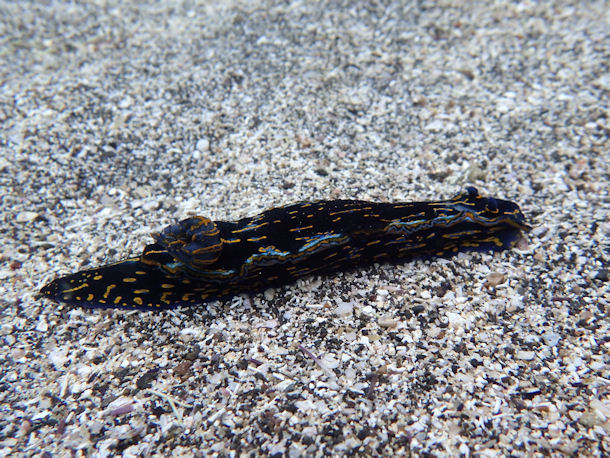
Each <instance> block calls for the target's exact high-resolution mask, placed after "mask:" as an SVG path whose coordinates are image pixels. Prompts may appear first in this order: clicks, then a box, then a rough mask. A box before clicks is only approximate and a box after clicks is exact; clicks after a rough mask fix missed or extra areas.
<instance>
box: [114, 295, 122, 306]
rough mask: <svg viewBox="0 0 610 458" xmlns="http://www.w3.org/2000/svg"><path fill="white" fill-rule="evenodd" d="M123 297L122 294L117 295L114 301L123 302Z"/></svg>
mask: <svg viewBox="0 0 610 458" xmlns="http://www.w3.org/2000/svg"><path fill="white" fill-rule="evenodd" d="M121 299H123V298H122V297H121V296H117V297H116V298H115V299H114V301H113V302H114V303H115V304H118V303H119V302H121Z"/></svg>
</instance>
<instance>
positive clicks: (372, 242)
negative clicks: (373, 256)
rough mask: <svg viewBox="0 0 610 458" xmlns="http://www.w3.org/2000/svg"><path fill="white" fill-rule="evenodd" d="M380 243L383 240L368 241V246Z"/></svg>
mask: <svg viewBox="0 0 610 458" xmlns="http://www.w3.org/2000/svg"><path fill="white" fill-rule="evenodd" d="M378 243H381V240H372V241H370V242H368V243H367V244H366V246H371V245H377V244H378Z"/></svg>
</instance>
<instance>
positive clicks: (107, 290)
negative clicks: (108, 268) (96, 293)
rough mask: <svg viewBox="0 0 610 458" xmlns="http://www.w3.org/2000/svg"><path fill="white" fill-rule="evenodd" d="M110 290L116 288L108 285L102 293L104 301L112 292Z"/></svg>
mask: <svg viewBox="0 0 610 458" xmlns="http://www.w3.org/2000/svg"><path fill="white" fill-rule="evenodd" d="M112 288H116V285H108V287H107V288H106V291H105V292H104V299H108V295H109V294H110V291H112Z"/></svg>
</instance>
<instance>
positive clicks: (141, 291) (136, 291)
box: [133, 289, 150, 294]
mask: <svg viewBox="0 0 610 458" xmlns="http://www.w3.org/2000/svg"><path fill="white" fill-rule="evenodd" d="M133 293H134V294H146V293H150V290H149V289H136V290H135V291H134V292H133Z"/></svg>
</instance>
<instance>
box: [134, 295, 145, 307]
mask: <svg viewBox="0 0 610 458" xmlns="http://www.w3.org/2000/svg"><path fill="white" fill-rule="evenodd" d="M133 301H134V302H135V303H136V304H138V305H142V304H143V303H144V301H142V298H141V297H134V298H133Z"/></svg>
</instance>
